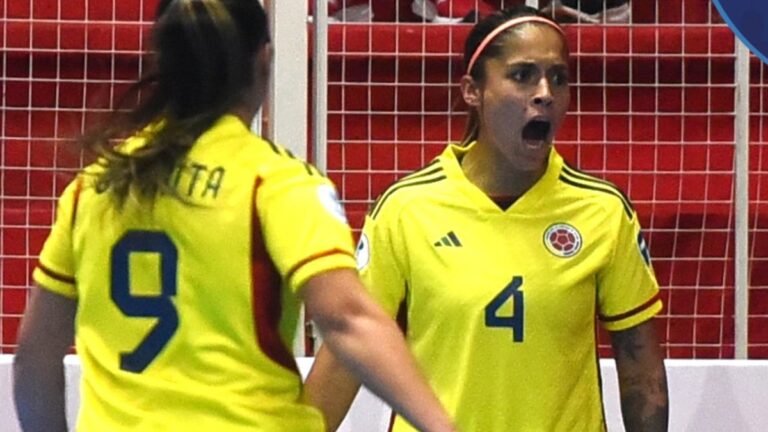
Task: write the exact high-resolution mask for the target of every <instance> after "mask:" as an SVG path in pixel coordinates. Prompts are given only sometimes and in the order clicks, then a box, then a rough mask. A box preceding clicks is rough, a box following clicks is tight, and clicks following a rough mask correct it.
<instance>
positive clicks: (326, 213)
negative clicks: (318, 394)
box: [34, 115, 355, 432]
mask: <svg viewBox="0 0 768 432" xmlns="http://www.w3.org/2000/svg"><path fill="white" fill-rule="evenodd" d="M142 142H143V138H142V137H141V134H139V135H138V136H137V137H134V138H132V139H131V140H129V142H128V143H127V144H126V148H127V149H135V148H139V147H141V145H142ZM128 151H129V150H128ZM97 169H98V167H95V166H94V167H91V168H89V169H86V170H85V172H84V173H83V174H80V175H79V176H78V178H77V179H76V180H75V181H74V182H73V183H72V184H70V185H69V186H68V187H67V189H66V190H65V192H64V193H63V195H62V197H61V199H60V201H59V205H58V211H57V217H56V222H55V225H54V227H53V229H52V232H51V234H50V236H49V238H48V240H47V241H46V243H45V246H44V248H43V251H42V253H41V255H40V260H39V265H38V266H37V268H36V269H35V271H34V279H35V281H36V282H37V283H38V284H39V285H40V286H41V287H43V288H44V289H48V290H50V291H53V292H55V293H58V294H61V295H63V296H67V297H70V298H73V299H76V300H77V318H76V327H75V330H76V347H77V352H78V354H79V357H80V359H81V362H82V369H83V376H82V382H81V393H82V396H81V409H80V413H79V416H78V430H79V431H86V432H87V431H113V432H114V431H138V430H141V431H153V430H163V431H166V430H179V431H219V430H220V431H245V430H248V431H252V430H261V431H284V430H291V431H322V430H324V422H323V419H322V416H321V414H320V412H319V411H317V410H316V409H314V408H312V407H309V406H307V405H305V404H303V403H302V402H301V398H302V384H301V378H300V376H299V373H298V369H297V367H296V363H295V361H294V358H293V355H292V353H291V351H290V347H291V345H292V341H293V336H294V332H295V329H296V326H297V319H298V311H299V301H298V298H297V291H298V289H299V288H300V287H301V286H302V285H303V284H304V283H305V282H306V281H307V280H308V279H309V278H311V277H312V276H314V275H317V274H318V273H321V272H323V271H327V270H330V269H335V268H352V267H354V266H355V261H354V257H353V246H352V236H351V233H350V230H349V227H348V225H347V222H346V218H345V216H344V212H343V209H342V207H341V206H340V205H339V202H338V200H337V199H336V193H335V189H334V187H333V185H332V184H331V183H330V182H329V181H328V180H327V179H326V178H325V177H324V176H322V175H320V174H319V173H318V172H317V171H316V170H315V168H313V167H312V166H310V165H308V164H306V163H304V162H301V161H299V160H297V159H296V158H294V157H293V156H292V155H291V154H290V153H289V152H287V151H286V150H285V149H283V148H281V147H278V146H276V145H273V144H271V143H269V142H267V141H265V140H263V139H261V138H259V137H257V136H255V135H253V134H252V133H251V132H250V131H249V130H248V128H247V127H246V126H245V125H244V124H243V123H242V122H241V121H240V120H239V119H238V118H236V117H234V116H229V115H227V116H224V117H222V118H221V119H220V120H219V121H217V122H216V124H215V125H214V126H213V127H212V128H211V129H209V130H208V131H207V132H205V133H204V134H203V135H202V136H201V137H200V138H199V139H198V140H197V141H196V143H195V144H194V146H193V147H192V149H191V150H190V151H189V152H188V154H187V155H186V157H185V158H184V160H183V162H181V163H180V164H179V165H178V167H177V169H176V171H175V172H174V173H173V175H172V177H171V178H170V185H171V186H172V188H173V190H174V191H175V193H176V196H173V195H171V194H161V195H159V196H157V197H156V198H155V199H154V201H152V202H146V200H137V199H136V197H135V196H134V195H129V196H128V198H127V200H126V202H125V204H124V205H123V207H122V208H117V207H116V206H115V202H114V200H113V198H112V197H111V195H110V194H109V193H99V192H98V191H97V190H96V189H95V187H94V181H93V176H92V175H90V174H89V171H90V172H91V173H92V172H93V170H97Z"/></svg>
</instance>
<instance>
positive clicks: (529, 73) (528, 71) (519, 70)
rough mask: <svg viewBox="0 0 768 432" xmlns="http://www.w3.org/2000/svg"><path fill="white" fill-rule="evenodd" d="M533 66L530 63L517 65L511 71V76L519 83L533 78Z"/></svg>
mask: <svg viewBox="0 0 768 432" xmlns="http://www.w3.org/2000/svg"><path fill="white" fill-rule="evenodd" d="M533 75H534V72H533V67H531V66H529V65H523V66H516V67H514V68H513V69H512V70H511V71H510V72H509V78H511V79H512V80H514V81H517V82H519V83H526V82H529V81H531V80H532V79H533Z"/></svg>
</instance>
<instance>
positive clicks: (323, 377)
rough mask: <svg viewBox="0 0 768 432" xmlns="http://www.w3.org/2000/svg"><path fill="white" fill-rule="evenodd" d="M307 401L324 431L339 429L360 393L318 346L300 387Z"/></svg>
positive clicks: (344, 370)
mask: <svg viewBox="0 0 768 432" xmlns="http://www.w3.org/2000/svg"><path fill="white" fill-rule="evenodd" d="M304 390H305V391H306V395H307V399H308V402H309V403H311V404H312V405H314V406H316V407H318V408H320V411H322V412H323V415H324V416H325V424H326V426H327V427H328V430H329V431H331V432H333V431H335V430H336V429H338V428H339V425H341V422H342V421H343V420H344V416H345V415H346V414H347V411H349V407H350V405H352V402H353V401H354V399H355V396H356V395H357V392H358V390H360V381H358V380H357V378H355V376H354V375H352V373H350V372H349V371H348V370H347V368H345V367H344V365H343V364H342V363H341V362H340V361H339V360H338V359H337V358H336V356H334V355H333V354H332V353H331V352H330V351H329V350H328V348H326V347H325V346H322V347H321V348H320V351H318V352H317V355H316V356H315V362H314V363H313V364H312V370H311V371H310V372H309V376H308V377H307V381H306V383H305V385H304Z"/></svg>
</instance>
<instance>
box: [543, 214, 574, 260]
mask: <svg viewBox="0 0 768 432" xmlns="http://www.w3.org/2000/svg"><path fill="white" fill-rule="evenodd" d="M581 243H582V239H581V233H579V230H577V229H576V228H575V227H574V226H573V225H570V224H567V223H562V222H561V223H556V224H552V225H550V226H549V228H547V229H546V230H545V231H544V246H545V247H546V248H547V250H548V251H549V252H550V253H552V255H555V256H558V257H561V258H569V257H572V256H574V255H576V254H577V253H579V251H580V250H581Z"/></svg>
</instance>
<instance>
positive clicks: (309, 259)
mask: <svg viewBox="0 0 768 432" xmlns="http://www.w3.org/2000/svg"><path fill="white" fill-rule="evenodd" d="M336 254H342V255H347V256H350V257H352V258H353V259H354V258H355V256H354V255H352V254H351V253H350V252H349V251H345V250H344V249H338V248H337V249H331V250H327V251H325V252H319V253H316V254H314V255H310V256H308V257H306V258H304V259H303V260H301V261H299V262H298V263H296V265H294V266H293V267H291V269H290V270H288V273H286V275H285V280H291V277H292V276H293V275H294V273H296V272H297V271H298V270H299V269H300V268H302V267H303V266H304V265H306V264H309V263H310V262H312V261H314V260H316V259H318V258H323V257H327V256H329V255H336Z"/></svg>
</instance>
